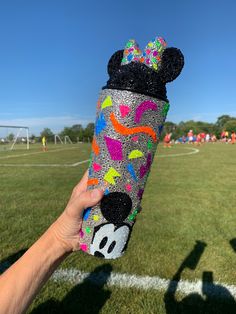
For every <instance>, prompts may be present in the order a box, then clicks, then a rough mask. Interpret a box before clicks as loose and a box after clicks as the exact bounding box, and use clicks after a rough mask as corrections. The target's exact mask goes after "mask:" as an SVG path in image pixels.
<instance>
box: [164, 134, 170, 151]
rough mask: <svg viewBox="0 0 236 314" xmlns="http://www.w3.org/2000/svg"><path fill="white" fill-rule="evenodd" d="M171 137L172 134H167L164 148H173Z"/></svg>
mask: <svg viewBox="0 0 236 314" xmlns="http://www.w3.org/2000/svg"><path fill="white" fill-rule="evenodd" d="M171 135H172V133H167V134H166V135H165V137H164V147H168V148H171V143H170V141H171Z"/></svg>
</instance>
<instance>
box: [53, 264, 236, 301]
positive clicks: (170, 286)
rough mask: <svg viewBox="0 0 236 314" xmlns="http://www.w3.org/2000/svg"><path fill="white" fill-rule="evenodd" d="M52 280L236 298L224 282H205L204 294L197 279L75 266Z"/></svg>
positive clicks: (235, 287)
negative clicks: (172, 277)
mask: <svg viewBox="0 0 236 314" xmlns="http://www.w3.org/2000/svg"><path fill="white" fill-rule="evenodd" d="M52 280H53V281H55V282H70V283H72V284H79V283H81V282H83V281H84V280H88V281H91V282H92V283H94V284H96V285H104V284H107V285H108V286H118V287H120V288H137V289H143V290H148V289H154V290H158V291H167V290H168V292H169V293H174V292H176V293H178V292H179V293H182V294H185V295H187V294H190V293H194V292H195V293H198V294H200V295H201V296H204V295H210V296H215V297H219V298H224V299H226V298H230V297H233V298H234V299H235V300H236V286H234V285H228V284H224V283H218V282H215V283H204V294H203V291H202V290H203V282H202V281H201V280H197V281H194V282H191V281H188V280H180V281H179V282H176V281H172V280H167V279H162V278H159V277H157V276H154V277H150V276H137V275H130V274H119V273H113V272H111V273H110V274H109V273H105V272H98V273H86V272H82V271H80V270H77V269H75V268H72V269H59V270H57V271H56V272H55V273H54V274H53V276H52Z"/></svg>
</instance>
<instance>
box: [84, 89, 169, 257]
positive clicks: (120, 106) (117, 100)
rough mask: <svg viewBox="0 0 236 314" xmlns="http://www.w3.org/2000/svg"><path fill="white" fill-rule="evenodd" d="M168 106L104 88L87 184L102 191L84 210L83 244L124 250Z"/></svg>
mask: <svg viewBox="0 0 236 314" xmlns="http://www.w3.org/2000/svg"><path fill="white" fill-rule="evenodd" d="M168 109H169V104H168V103H167V102H165V101H160V100H157V99H156V98H152V97H148V96H145V95H141V94H137V93H133V92H130V91H121V90H115V89H104V90H102V92H101V94H100V97H99V101H98V107H97V116H96V123H95V134H94V139H93V143H92V155H91V164H90V168H89V179H88V188H89V189H91V188H96V187H100V188H102V189H104V190H105V193H104V197H103V199H102V201H101V203H100V204H98V205H97V206H94V207H92V208H88V209H86V210H85V212H84V217H83V220H84V221H83V226H82V229H81V231H80V238H81V246H80V247H81V250H83V251H85V252H87V253H89V254H92V255H95V256H99V257H103V258H107V259H110V258H117V257H119V256H121V255H122V254H123V253H124V251H125V249H126V246H127V243H128V240H129V236H130V232H131V229H132V226H133V224H134V222H135V219H136V216H137V214H138V213H139V211H140V202H141V199H142V195H143V192H144V188H145V183H146V181H147V177H148V174H149V171H150V168H151V164H152V161H153V157H154V154H155V151H156V147H157V144H158V141H159V137H160V134H161V130H162V125H163V123H164V121H165V118H166V115H167V111H168Z"/></svg>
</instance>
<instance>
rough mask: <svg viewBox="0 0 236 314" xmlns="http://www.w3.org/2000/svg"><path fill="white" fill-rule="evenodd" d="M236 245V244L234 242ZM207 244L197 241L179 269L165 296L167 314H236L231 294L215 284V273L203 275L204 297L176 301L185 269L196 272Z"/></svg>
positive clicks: (191, 296)
mask: <svg viewBox="0 0 236 314" xmlns="http://www.w3.org/2000/svg"><path fill="white" fill-rule="evenodd" d="M234 243H235V242H234ZM205 247H206V243H204V242H201V241H196V244H195V246H194V247H193V249H192V251H191V252H190V253H189V255H188V256H187V257H186V258H185V259H184V261H183V263H182V264H181V265H180V267H179V269H178V270H177V272H176V273H175V275H174V276H173V278H172V280H171V281H170V283H169V286H168V289H167V291H166V293H165V296H164V302H165V308H166V313H167V314H178V313H181V314H182V313H183V314H185V313H186V314H187V313H188V314H189V313H191V314H195V313H196V314H200V313H201V314H213V313H214V314H224V313H225V314H230V313H236V302H235V300H234V298H233V296H232V295H231V294H230V292H229V291H228V290H227V289H226V288H225V287H223V286H221V285H218V284H214V280H213V272H208V271H204V272H203V274H202V295H200V294H198V293H190V294H188V295H187V296H185V297H184V298H183V299H182V300H181V301H178V300H177V299H176V295H175V294H176V292H177V288H178V284H179V281H180V280H181V274H182V272H183V271H184V269H186V268H189V269H191V270H194V269H195V268H196V267H197V264H198V263H199V260H200V258H201V256H202V254H203V252H204V250H205Z"/></svg>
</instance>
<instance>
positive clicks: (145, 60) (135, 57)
mask: <svg viewBox="0 0 236 314" xmlns="http://www.w3.org/2000/svg"><path fill="white" fill-rule="evenodd" d="M133 63H138V64H143V65H145V66H147V67H148V68H149V69H152V70H153V71H154V72H155V73H158V76H159V78H160V80H161V81H162V82H163V83H168V82H171V81H173V80H174V79H175V78H176V77H177V76H178V75H179V74H180V72H181V70H182V68H183V66H184V56H183V54H182V52H181V51H180V50H179V49H177V48H167V43H166V41H165V40H164V39H163V38H162V37H156V38H155V39H153V40H151V41H149V42H148V44H147V46H146V47H145V49H144V52H142V51H141V50H140V48H139V45H138V43H137V42H136V41H135V40H134V39H130V40H129V41H128V43H127V44H126V46H125V49H124V50H119V51H117V52H116V53H114V54H113V55H112V57H111V59H110V61H109V63H108V73H109V75H110V76H112V75H113V74H114V73H115V72H116V71H117V70H119V68H121V67H123V66H126V65H129V64H133Z"/></svg>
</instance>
